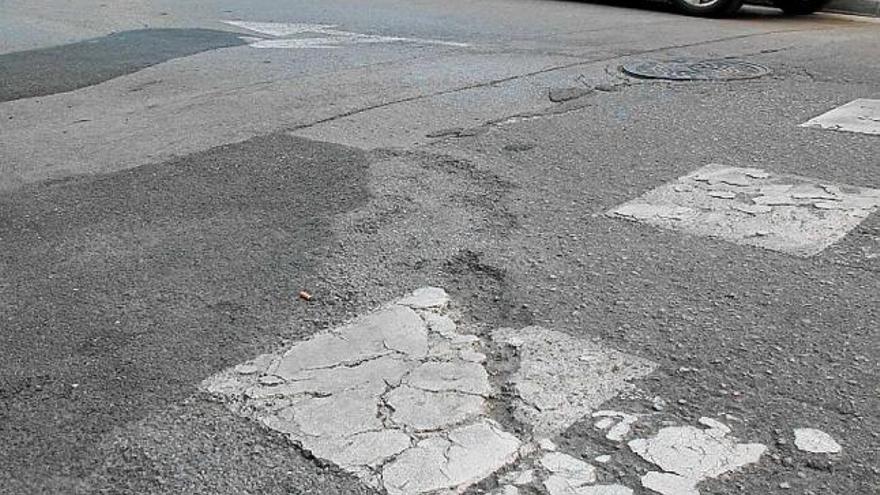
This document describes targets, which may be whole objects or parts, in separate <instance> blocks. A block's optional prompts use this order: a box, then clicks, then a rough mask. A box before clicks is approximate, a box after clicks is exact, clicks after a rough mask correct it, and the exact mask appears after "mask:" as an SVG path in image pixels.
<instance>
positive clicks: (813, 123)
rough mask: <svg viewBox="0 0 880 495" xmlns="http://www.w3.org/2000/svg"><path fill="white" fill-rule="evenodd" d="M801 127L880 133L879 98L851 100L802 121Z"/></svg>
mask: <svg viewBox="0 0 880 495" xmlns="http://www.w3.org/2000/svg"><path fill="white" fill-rule="evenodd" d="M801 127H816V128H820V129H831V130H834V131H845V132H858V133H861V134H874V135H880V100H869V99H866V98H860V99H858V100H854V101H851V102H849V103H847V104H846V105H842V106H839V107H837V108H835V109H834V110H831V111H829V112H826V113H823V114H822V115H820V116H818V117H815V118H812V119H810V120H808V121H807V122H804V123H803V124H801Z"/></svg>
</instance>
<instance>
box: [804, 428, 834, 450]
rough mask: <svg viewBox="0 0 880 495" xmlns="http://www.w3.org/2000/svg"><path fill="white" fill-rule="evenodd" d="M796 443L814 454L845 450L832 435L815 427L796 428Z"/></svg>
mask: <svg viewBox="0 0 880 495" xmlns="http://www.w3.org/2000/svg"><path fill="white" fill-rule="evenodd" d="M794 445H795V447H797V448H798V449H800V450H803V451H804V452H812V453H814V454H837V453H839V452H840V451H841V450H843V448H842V447H841V446H840V444H839V443H837V441H835V440H834V438H832V437H831V435H829V434H827V433H825V432H824V431H822V430H817V429H814V428H796V429H795V430H794Z"/></svg>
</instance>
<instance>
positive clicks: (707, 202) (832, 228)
mask: <svg viewBox="0 0 880 495" xmlns="http://www.w3.org/2000/svg"><path fill="white" fill-rule="evenodd" d="M878 206H880V190H877V189H869V188H863V187H857V186H850V185H842V184H831V183H826V182H822V181H819V180H816V179H810V178H806V177H799V176H794V175H782V174H773V173H770V172H767V171H766V170H763V169H757V168H739V167H727V166H724V165H714V164H713V165H707V166H705V167H703V168H701V169H699V170H697V171H696V172H693V173H691V174H689V175H687V176H684V177H681V178H680V179H678V180H676V181H674V182H672V183H669V184H665V185H663V186H660V187H658V188H656V189H653V190H651V191H648V192H647V193H645V194H643V195H642V196H640V197H639V198H636V199H634V200H632V201H629V202H627V203H624V204H623V205H621V206H618V207H617V208H615V209H613V210H611V211H610V212H609V214H610V215H611V216H615V217H622V218H627V219H630V220H634V221H638V222H643V223H647V224H649V225H653V226H656V227H663V228H668V229H672V230H679V231H683V232H687V233H689V234H694V235H700V236H709V237H717V238H721V239H724V240H727V241H730V242H734V243H736V244H743V245H748V246H757V247H762V248H765V249H771V250H774V251H781V252H784V253H789V254H793V255H796V256H812V255H815V254H817V253H819V252H821V251H822V250H823V249H825V248H827V247H828V246H830V245H832V244H834V243H835V242H837V241H839V240H840V239H842V238H843V237H844V236H845V235H846V233H847V232H849V231H850V230H852V229H853V228H855V227H856V226H857V225H858V224H859V223H861V222H862V221H863V220H864V219H865V218H867V217H868V215H870V214H871V213H872V212H874V211H876V210H877V207H878Z"/></svg>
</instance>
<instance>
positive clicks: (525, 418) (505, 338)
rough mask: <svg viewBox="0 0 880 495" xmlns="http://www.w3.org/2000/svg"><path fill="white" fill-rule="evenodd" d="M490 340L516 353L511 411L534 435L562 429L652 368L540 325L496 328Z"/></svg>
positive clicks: (647, 364)
mask: <svg viewBox="0 0 880 495" xmlns="http://www.w3.org/2000/svg"><path fill="white" fill-rule="evenodd" d="M492 338H493V340H495V341H496V342H500V343H504V344H506V345H510V346H513V347H515V348H516V349H517V352H518V353H519V356H520V367H519V369H518V370H517V371H516V372H515V373H514V375H513V377H512V379H511V381H512V383H513V385H514V387H515V390H516V393H517V398H516V399H515V402H514V404H513V406H514V414H515V415H516V417H517V419H519V420H520V421H522V422H523V423H526V424H528V425H531V426H532V427H533V428H534V431H535V433H536V434H538V435H545V436H552V435H555V434H558V433H560V432H562V431H563V430H565V429H566V428H568V427H569V426H571V425H572V424H573V423H574V422H576V421H578V420H579V419H581V418H582V417H583V416H584V414H585V413H587V412H590V411H593V410H595V409H596V408H597V407H598V406H599V405H601V404H602V403H603V402H605V401H607V400H609V399H611V398H613V397H615V396H617V395H618V394H619V393H620V392H622V391H624V390H627V389H628V388H629V387H630V385H629V381H630V380H633V379H635V378H640V377H643V376H645V375H647V374H649V373H650V372H651V371H653V370H654V366H655V365H654V364H653V363H650V362H648V361H645V360H643V359H639V358H637V357H634V356H630V355H627V354H624V353H621V352H617V351H613V350H611V349H607V348H605V347H602V346H600V345H598V344H595V343H592V342H588V341H584V340H582V339H576V338H574V337H570V336H568V335H566V334H564V333H561V332H555V331H552V330H547V329H544V328H540V327H529V328H525V329H522V330H513V329H500V330H496V331H495V332H493V334H492Z"/></svg>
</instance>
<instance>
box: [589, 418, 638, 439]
mask: <svg viewBox="0 0 880 495" xmlns="http://www.w3.org/2000/svg"><path fill="white" fill-rule="evenodd" d="M593 417H594V418H600V419H599V420H598V421H596V422H595V423H593V426H594V427H595V428H597V429H599V430H606V429H607V430H608V432H607V433H606V434H605V438H607V439H608V440H611V441H612V442H622V441H623V440H624V439H625V438H626V436H627V435H629V432H630V428H631V427H632V425H633V423H635V422H636V421H638V419H639V417H638V416H636V415H635V414H628V413H625V412H620V411H596V412H594V413H593Z"/></svg>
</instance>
